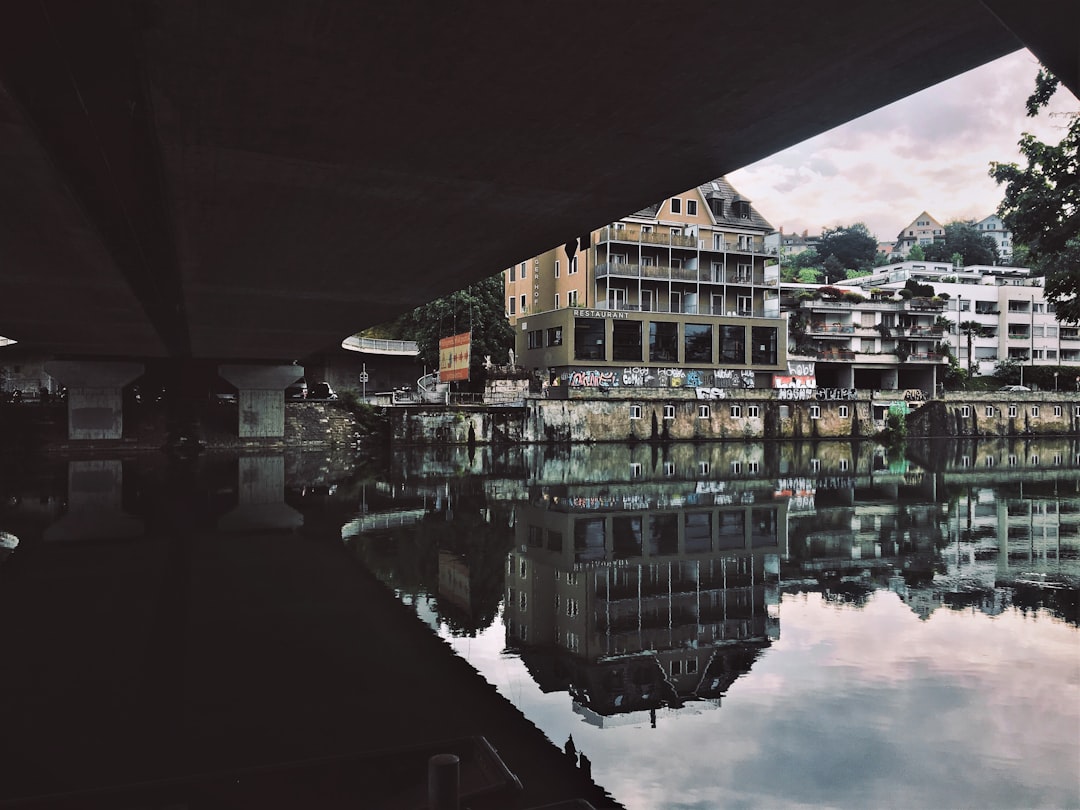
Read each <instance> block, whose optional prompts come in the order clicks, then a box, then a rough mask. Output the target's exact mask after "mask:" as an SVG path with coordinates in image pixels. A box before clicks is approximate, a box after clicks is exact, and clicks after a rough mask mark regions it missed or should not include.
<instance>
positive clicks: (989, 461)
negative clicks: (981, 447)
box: [985, 456, 994, 467]
mask: <svg viewBox="0 0 1080 810" xmlns="http://www.w3.org/2000/svg"><path fill="white" fill-rule="evenodd" d="M985 464H986V466H987V467H993V466H994V457H993V456H987V457H986V462H985Z"/></svg>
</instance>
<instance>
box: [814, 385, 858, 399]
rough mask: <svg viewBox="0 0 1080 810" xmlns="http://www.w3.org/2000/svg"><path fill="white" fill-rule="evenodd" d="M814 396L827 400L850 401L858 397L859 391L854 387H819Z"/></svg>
mask: <svg viewBox="0 0 1080 810" xmlns="http://www.w3.org/2000/svg"><path fill="white" fill-rule="evenodd" d="M816 398H817V399H820V400H824V401H829V402H850V401H852V400H854V399H858V398H859V392H858V390H857V389H855V388H819V389H817V395H816Z"/></svg>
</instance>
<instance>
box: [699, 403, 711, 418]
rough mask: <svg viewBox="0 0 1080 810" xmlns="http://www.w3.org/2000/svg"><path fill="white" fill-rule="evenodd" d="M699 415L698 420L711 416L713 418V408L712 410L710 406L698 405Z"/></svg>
mask: <svg viewBox="0 0 1080 810" xmlns="http://www.w3.org/2000/svg"><path fill="white" fill-rule="evenodd" d="M697 415H698V419H708V418H709V417H710V416H712V408H710V407H709V406H708V405H698V406H697Z"/></svg>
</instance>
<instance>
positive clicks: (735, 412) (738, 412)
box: [731, 405, 742, 419]
mask: <svg viewBox="0 0 1080 810" xmlns="http://www.w3.org/2000/svg"><path fill="white" fill-rule="evenodd" d="M740 416H742V408H741V407H740V406H738V405H732V406H731V418H732V419H738V418H739V417H740Z"/></svg>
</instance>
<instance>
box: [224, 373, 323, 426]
mask: <svg viewBox="0 0 1080 810" xmlns="http://www.w3.org/2000/svg"><path fill="white" fill-rule="evenodd" d="M218 374H220V375H221V376H222V377H223V378H224V379H226V380H228V381H229V382H230V383H232V384H233V385H235V386H236V388H237V389H238V390H239V392H240V393H239V396H238V397H237V399H238V402H239V406H240V423H239V435H240V438H241V439H280V438H283V437H284V436H285V388H286V387H287V386H289V385H292V384H293V383H294V382H296V381H297V380H299V379H300V378H301V377H303V376H304V367H303V366H293V365H289V366H240V365H236V366H218Z"/></svg>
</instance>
